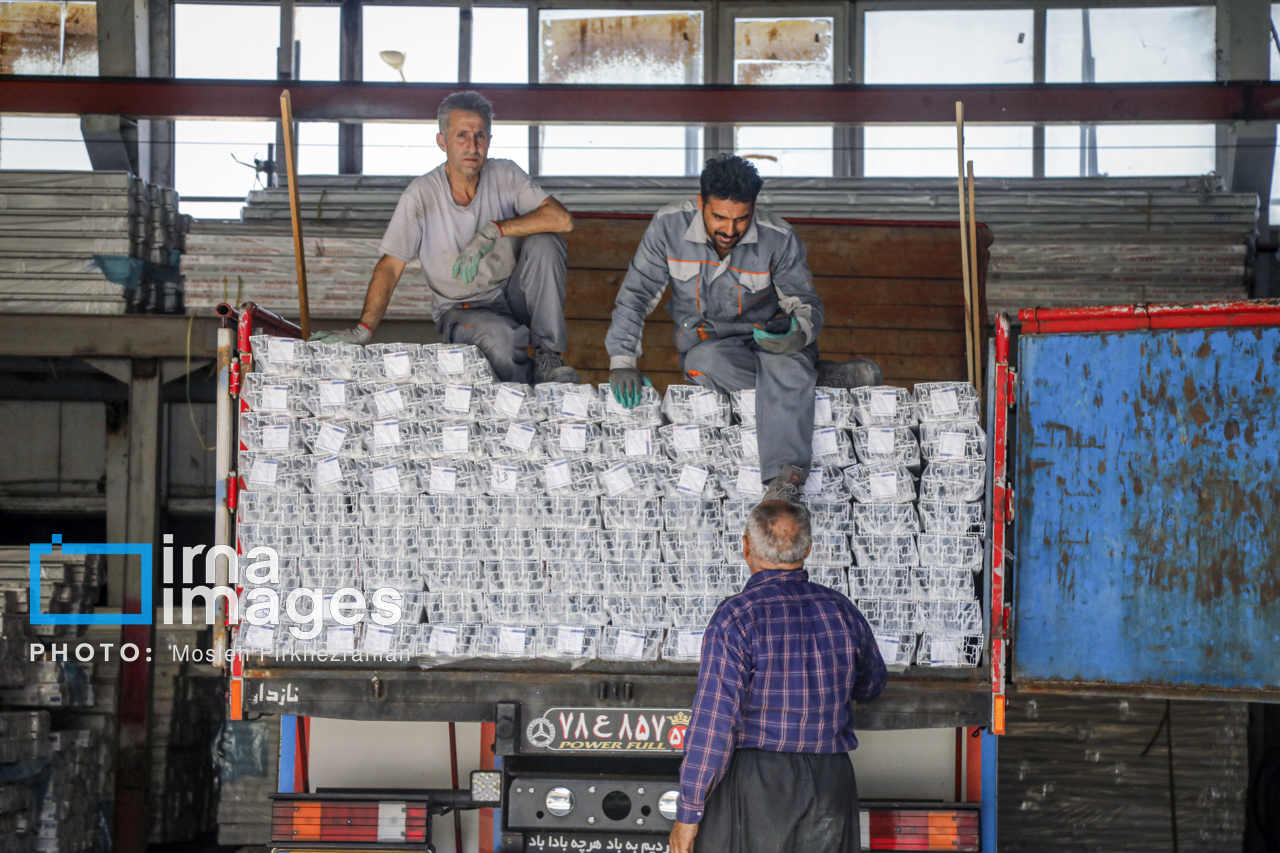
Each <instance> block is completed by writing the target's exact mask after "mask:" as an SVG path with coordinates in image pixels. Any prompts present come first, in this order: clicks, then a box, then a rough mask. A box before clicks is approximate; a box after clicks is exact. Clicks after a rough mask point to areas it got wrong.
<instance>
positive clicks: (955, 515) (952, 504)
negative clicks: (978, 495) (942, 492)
mask: <svg viewBox="0 0 1280 853" xmlns="http://www.w3.org/2000/svg"><path fill="white" fill-rule="evenodd" d="M920 520H921V521H922V522H923V523H924V529H925V530H926V531H927V532H929V533H952V534H956V535H974V536H984V535H986V532H987V524H986V517H985V507H984V506H983V505H982V504H981V503H979V502H976V501H975V502H972V503H969V502H966V501H920Z"/></svg>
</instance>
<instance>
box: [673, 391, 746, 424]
mask: <svg viewBox="0 0 1280 853" xmlns="http://www.w3.org/2000/svg"><path fill="white" fill-rule="evenodd" d="M662 413H663V414H664V415H666V416H667V418H668V419H669V420H670V421H671V422H672V423H673V424H700V425H702V426H712V427H727V426H728V425H729V413H730V409H729V396H728V395H727V394H719V393H717V392H715V391H711V390H709V389H707V388H703V387H702V386H701V385H668V386H667V393H666V394H665V395H663V398H662Z"/></svg>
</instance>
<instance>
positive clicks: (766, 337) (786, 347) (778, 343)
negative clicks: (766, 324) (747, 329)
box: [751, 317, 805, 355]
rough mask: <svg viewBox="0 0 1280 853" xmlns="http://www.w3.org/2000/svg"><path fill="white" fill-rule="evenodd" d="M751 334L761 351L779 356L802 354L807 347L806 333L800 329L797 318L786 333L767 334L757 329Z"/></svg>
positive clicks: (792, 319) (793, 318) (792, 320)
mask: <svg viewBox="0 0 1280 853" xmlns="http://www.w3.org/2000/svg"><path fill="white" fill-rule="evenodd" d="M751 334H752V336H753V337H754V338H755V339H756V343H758V344H759V345H760V348H761V349H763V350H764V351H765V352H771V353H775V354H777V355H782V354H784V353H789V352H800V350H802V349H804V345H805V340H804V331H803V330H802V329H801V328H800V323H799V322H798V321H797V320H796V318H795V317H792V318H791V326H790V328H788V329H787V331H785V332H779V333H774V332H766V331H765V330H764V329H756V330H755V331H754V332H752V333H751Z"/></svg>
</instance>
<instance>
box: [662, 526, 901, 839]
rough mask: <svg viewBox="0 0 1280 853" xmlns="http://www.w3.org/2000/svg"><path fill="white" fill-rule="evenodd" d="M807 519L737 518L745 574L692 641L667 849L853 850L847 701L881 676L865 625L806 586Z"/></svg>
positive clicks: (876, 685)
mask: <svg viewBox="0 0 1280 853" xmlns="http://www.w3.org/2000/svg"><path fill="white" fill-rule="evenodd" d="M812 544H813V536H812V533H811V529H810V521H809V511H808V510H807V509H806V508H805V507H804V505H803V504H799V503H793V502H790V501H764V502H762V503H760V504H758V505H756V507H755V508H754V509H753V510H751V513H750V514H749V515H748V516H747V529H746V534H745V535H744V536H743V537H742V556H743V558H744V559H745V560H746V562H747V565H748V566H749V567H750V569H751V578H750V579H749V580H748V581H747V584H746V586H745V587H744V588H743V590H742V592H740V593H738V594H737V595H734V596H730V597H729V598H727V599H725V600H724V601H722V602H721V603H720V606H719V607H717V608H716V611H715V613H714V614H713V615H712V616H711V621H710V623H709V624H708V625H707V630H706V632H705V633H704V634H703V637H702V663H701V665H700V666H699V669H698V690H697V693H696V695H695V696H694V700H693V719H692V720H690V721H689V728H688V731H686V732H685V738H684V763H683V764H681V765H680V802H679V806H678V811H677V815H676V824H675V826H674V828H673V829H672V830H671V839H670V845H671V853H691V851H692V850H693V849H694V837H695V836H697V849H698V850H699V851H705V853H757V851H758V853H857V851H859V850H860V849H861V844H860V839H859V836H860V827H859V818H858V788H857V783H856V781H855V779H854V775H853V764H852V763H851V762H850V760H849V751H850V750H852V749H856V748H857V746H858V739H857V737H855V736H854V732H853V709H852V707H851V702H867V701H870V700H872V699H874V698H876V697H877V696H879V695H880V691H881V690H883V689H884V683H885V677H886V675H887V672H886V669H885V664H884V660H883V659H882V658H881V657H880V650H879V648H878V647H877V645H876V640H875V636H874V635H873V634H872V632H871V627H870V626H869V625H868V624H867V620H866V619H865V618H864V617H863V615H862V613H861V612H859V610H858V608H857V607H856V606H854V603H853V602H852V601H850V600H849V599H848V598H847V597H845V596H844V595H843V594H842V593H840V592H837V591H835V590H832V589H828V588H827V587H825V586H821V585H820V584H815V583H810V581H809V573H808V572H806V571H805V570H804V561H805V558H807V557H808V556H809V550H810V548H811V547H812Z"/></svg>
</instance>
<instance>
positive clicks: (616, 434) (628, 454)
mask: <svg viewBox="0 0 1280 853" xmlns="http://www.w3.org/2000/svg"><path fill="white" fill-rule="evenodd" d="M600 433H601V435H600V437H601V441H600V450H601V453H602V454H603V456H604V458H605V459H610V460H613V461H614V462H622V461H625V460H627V459H640V460H645V461H648V462H654V461H657V460H659V459H665V458H666V452H667V446H666V444H665V443H664V442H663V441H662V436H661V435H660V434H659V432H658V430H657V428H656V427H652V426H633V425H631V424H617V423H609V422H607V421H606V422H605V424H604V425H603V426H602V427H601V428H600Z"/></svg>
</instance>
